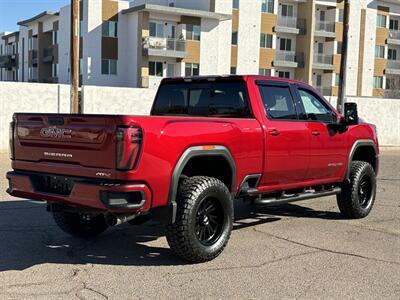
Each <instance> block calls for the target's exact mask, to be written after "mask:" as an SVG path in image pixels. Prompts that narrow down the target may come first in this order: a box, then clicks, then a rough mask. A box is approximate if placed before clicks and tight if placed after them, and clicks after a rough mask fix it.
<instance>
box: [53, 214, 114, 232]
mask: <svg viewBox="0 0 400 300" xmlns="http://www.w3.org/2000/svg"><path fill="white" fill-rule="evenodd" d="M53 218H54V221H55V222H56V224H57V225H58V227H60V229H61V230H62V231H64V232H65V233H68V234H70V235H72V236H76V237H80V238H91V237H95V236H98V235H99V234H100V233H102V232H104V231H105V230H106V229H107V228H108V225H107V223H106V220H105V218H104V215H101V214H100V215H97V216H90V215H85V214H80V213H73V212H53Z"/></svg>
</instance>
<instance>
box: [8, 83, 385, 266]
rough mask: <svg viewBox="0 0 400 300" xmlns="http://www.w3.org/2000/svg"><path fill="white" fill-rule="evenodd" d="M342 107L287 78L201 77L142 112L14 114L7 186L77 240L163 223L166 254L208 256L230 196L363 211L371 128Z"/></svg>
mask: <svg viewBox="0 0 400 300" xmlns="http://www.w3.org/2000/svg"><path fill="white" fill-rule="evenodd" d="M134 101H135V100H134V99H133V100H132V105H134ZM344 110H345V113H344V116H341V115H340V114H339V113H338V112H337V111H336V110H335V109H334V108H333V107H332V106H331V105H330V104H329V103H328V102H327V101H326V100H325V99H324V98H323V97H322V96H321V95H320V94H319V92H318V91H316V90H315V89H314V88H312V87H311V86H309V85H307V84H304V83H301V82H297V81H291V80H286V79H280V78H275V77H263V76H226V77H224V76H209V77H202V76H200V77H191V78H171V79H164V80H163V81H162V83H161V85H160V87H159V90H158V92H157V95H156V98H155V101H154V104H153V107H152V109H151V115H150V116H124V115H68V114H30V113H16V114H15V115H14V117H13V121H12V123H11V125H10V153H11V160H12V168H13V171H12V172H9V173H8V174H7V178H8V180H9V188H8V193H9V194H10V195H13V196H16V197H21V198H27V199H34V200H42V201H47V209H48V211H50V212H52V213H53V215H54V219H55V222H56V223H57V224H58V225H59V227H60V228H61V229H62V230H64V231H65V232H67V233H69V234H72V235H75V236H79V237H93V236H95V235H98V234H100V233H101V232H103V231H104V230H106V229H107V227H109V226H113V225H117V224H121V223H124V222H129V223H136V224H138V223H141V222H145V221H146V220H148V219H155V220H158V221H161V222H163V223H165V224H166V228H167V230H166V236H167V240H168V243H169V245H170V247H171V248H172V249H173V250H174V251H175V252H176V254H178V255H179V256H180V257H182V258H184V259H186V260H189V261H192V262H203V261H208V260H211V259H213V258H215V257H216V256H218V255H219V254H220V253H221V252H222V251H223V249H224V247H225V246H226V244H227V242H228V239H229V237H230V234H231V229H232V223H233V201H234V200H236V199H243V200H246V201H250V202H253V203H256V204H259V205H276V204H282V203H287V202H292V201H299V200H306V199H311V198H317V197H323V196H328V195H336V196H337V203H338V206H339V210H340V211H341V212H342V214H343V215H344V216H345V217H347V218H362V217H365V216H367V215H368V214H369V212H370V211H371V208H372V206H373V203H374V200H375V194H376V174H377V172H378V153H379V150H378V140H377V134H376V128H375V126H374V125H371V124H367V123H365V122H363V121H362V120H359V119H358V115H357V107H356V105H355V104H353V103H346V105H345V109H344Z"/></svg>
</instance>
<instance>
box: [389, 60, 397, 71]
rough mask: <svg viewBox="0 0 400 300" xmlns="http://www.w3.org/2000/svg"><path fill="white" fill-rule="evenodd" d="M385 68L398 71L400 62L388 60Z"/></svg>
mask: <svg viewBox="0 0 400 300" xmlns="http://www.w3.org/2000/svg"><path fill="white" fill-rule="evenodd" d="M386 68H387V69H397V70H400V60H388V61H387V65H386Z"/></svg>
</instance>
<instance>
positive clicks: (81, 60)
mask: <svg viewBox="0 0 400 300" xmlns="http://www.w3.org/2000/svg"><path fill="white" fill-rule="evenodd" d="M82 74H83V58H80V59H79V75H82Z"/></svg>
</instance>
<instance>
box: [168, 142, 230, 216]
mask: <svg viewBox="0 0 400 300" xmlns="http://www.w3.org/2000/svg"><path fill="white" fill-rule="evenodd" d="M199 156H222V157H223V158H225V159H226V161H227V162H228V164H229V166H230V168H231V173H232V179H231V182H232V183H231V186H230V187H228V189H229V191H230V193H231V195H232V199H233V197H234V195H235V184H236V164H235V160H234V159H233V157H232V154H231V152H230V151H229V149H228V148H227V147H225V146H221V145H211V146H210V145H204V146H193V147H189V148H187V149H186V150H185V151H184V152H183V154H182V155H181V156H180V158H179V160H178V162H177V163H176V165H175V168H174V170H173V173H172V177H171V183H170V188H169V194H168V206H169V207H171V214H172V215H171V216H170V217H171V218H170V222H172V223H174V222H175V218H176V193H177V191H178V184H179V178H180V176H181V174H182V171H183V169H184V168H185V166H186V164H187V163H188V162H189V160H190V159H191V158H193V157H199Z"/></svg>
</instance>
